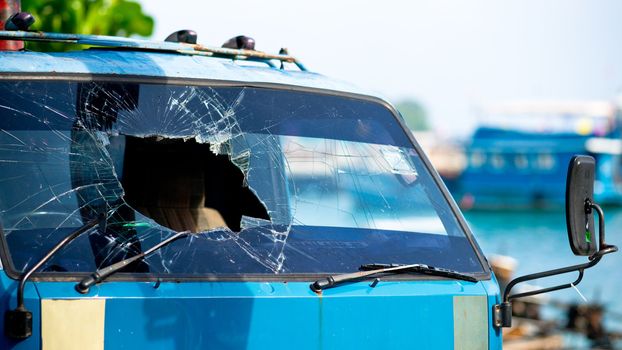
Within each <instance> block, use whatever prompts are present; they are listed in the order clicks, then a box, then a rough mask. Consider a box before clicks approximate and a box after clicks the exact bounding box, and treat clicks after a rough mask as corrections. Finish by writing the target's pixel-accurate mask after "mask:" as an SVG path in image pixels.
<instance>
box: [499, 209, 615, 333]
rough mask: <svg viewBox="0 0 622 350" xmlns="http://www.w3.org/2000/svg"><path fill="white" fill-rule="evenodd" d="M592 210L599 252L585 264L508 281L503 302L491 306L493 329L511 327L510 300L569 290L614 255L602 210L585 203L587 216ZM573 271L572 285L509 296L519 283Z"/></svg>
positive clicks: (561, 285)
mask: <svg viewBox="0 0 622 350" xmlns="http://www.w3.org/2000/svg"><path fill="white" fill-rule="evenodd" d="M592 209H594V210H596V212H597V213H598V233H599V250H598V251H597V252H596V253H594V254H593V255H591V256H590V257H589V258H588V259H589V261H588V262H587V263H585V264H579V265H573V266H568V267H563V268H560V269H555V270H549V271H543V272H538V273H533V274H529V275H525V276H521V277H517V278H515V279H513V280H512V281H510V283H508V285H507V287H506V288H505V291H504V292H503V302H502V303H501V304H497V305H494V306H493V321H494V325H495V327H511V326H512V303H511V301H512V299H516V298H522V297H527V296H531V295H536V294H542V293H548V292H553V291H556V290H561V289H566V288H571V287H572V286H576V285H578V284H579V283H580V282H581V280H582V279H583V272H584V270H586V269H589V268H590V267H592V266H595V265H596V264H598V262H599V261H600V259H602V257H603V256H604V255H605V254H609V253H614V252H617V251H618V247H616V246H614V245H609V244H607V243H605V216H604V213H603V210H602V209H601V207H600V206H599V205H598V204H596V203H592V202H590V201H588V202H586V203H585V210H586V213H587V214H589V213H591V210H592ZM573 271H578V272H579V276H578V277H577V279H576V280H575V281H574V282H572V283H567V284H560V285H558V286H554V287H549V288H543V289H538V290H534V291H529V292H525V293H518V294H512V295H510V291H511V290H512V288H513V287H514V286H516V285H517V284H519V283H522V282H526V281H531V280H535V279H539V278H543V277H549V276H555V275H560V274H564V273H569V272H573Z"/></svg>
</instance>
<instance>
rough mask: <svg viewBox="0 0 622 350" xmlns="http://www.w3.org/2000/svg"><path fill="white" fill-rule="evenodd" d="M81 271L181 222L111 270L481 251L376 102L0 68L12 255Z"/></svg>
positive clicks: (4, 218)
mask: <svg viewBox="0 0 622 350" xmlns="http://www.w3.org/2000/svg"><path fill="white" fill-rule="evenodd" d="M101 216H104V217H105V218H106V220H105V223H102V224H100V225H99V227H98V228H97V230H93V232H90V233H88V234H85V235H84V236H83V237H80V238H78V239H77V240H75V241H74V242H72V243H71V244H70V245H68V246H67V247H66V248H64V249H63V250H61V251H60V252H59V253H58V254H57V255H56V256H55V257H54V258H53V259H51V261H50V262H48V263H47V265H45V267H44V269H43V270H44V271H47V272H90V271H94V270H95V269H97V268H100V267H103V266H107V265H109V264H111V263H114V262H117V261H119V260H121V259H124V258H127V257H130V256H132V255H135V254H137V253H140V252H142V251H144V250H146V249H149V248H150V247H152V246H153V245H155V244H157V243H158V242H160V241H162V240H164V239H166V238H167V237H170V236H171V235H173V234H174V233H176V232H181V231H188V232H192V233H194V234H192V235H191V236H189V237H188V238H186V239H182V240H178V241H176V242H174V243H172V244H170V245H168V246H166V247H165V248H163V249H161V250H159V251H157V252H156V253H154V254H153V255H151V256H149V257H148V258H146V259H145V260H144V261H141V262H140V263H136V264H134V265H131V266H128V268H126V269H125V270H124V272H133V273H137V272H145V273H151V274H154V273H155V274H175V275H201V274H221V275H227V274H232V275H236V274H266V273H268V274H274V273H281V274H287V273H295V274H300V273H325V272H348V271H353V270H356V269H357V268H358V266H359V265H361V264H364V263H370V262H382V263H406V264H407V263H425V264H429V265H433V266H439V267H444V268H450V269H453V270H458V271H462V272H482V265H481V263H480V261H479V260H478V257H477V255H476V252H475V250H474V248H473V247H472V245H471V244H470V242H469V240H468V239H467V238H466V236H465V233H464V232H463V230H462V228H461V227H460V225H459V224H458V222H457V219H456V217H455V215H454V214H453V212H452V211H451V210H450V208H449V206H448V204H447V201H446V199H445V198H444V197H443V195H442V193H441V192H440V190H439V189H438V186H437V185H436V184H435V182H434V180H433V178H432V177H431V175H430V174H429V173H428V170H427V169H426V167H425V165H424V164H423V162H422V160H421V159H420V157H419V155H418V154H417V151H416V150H415V149H414V147H413V145H412V143H411V142H410V140H409V139H408V137H407V135H406V134H405V131H404V130H403V129H402V128H401V126H400V125H399V124H398V123H397V122H396V119H395V117H394V115H393V114H392V113H391V112H390V111H389V110H388V109H387V108H386V107H384V106H383V105H381V104H379V103H376V102H370V101H366V100H361V99H355V98H350V97H341V96H334V95H329V94H319V93H311V92H300V91H293V90H278V89H269V88H251V87H224V86H211V87H210V86H185V85H170V84H155V83H125V82H124V83H118V82H110V81H99V82H98V81H95V82H93V81H87V82H81V81H12V80H8V81H3V82H0V218H1V223H2V240H3V241H2V242H3V244H4V245H5V246H6V247H7V248H8V249H6V250H5V251H8V254H9V256H10V259H9V260H8V261H9V263H10V264H12V266H13V268H14V269H15V270H18V271H20V270H23V269H25V268H27V267H28V266H32V264H34V263H35V262H36V261H37V260H38V259H39V258H40V257H41V256H43V255H44V254H45V252H46V251H47V250H48V249H49V248H50V247H51V246H52V245H54V244H55V243H56V242H58V241H59V240H60V239H61V238H62V237H64V236H66V235H67V234H68V233H70V232H71V231H72V230H75V229H76V228H77V227H79V226H81V225H83V223H85V222H87V221H89V220H91V219H93V218H96V217H101Z"/></svg>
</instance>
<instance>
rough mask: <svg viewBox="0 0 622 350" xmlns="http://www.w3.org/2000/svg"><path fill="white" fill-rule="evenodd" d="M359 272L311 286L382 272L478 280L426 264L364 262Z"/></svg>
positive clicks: (318, 287)
mask: <svg viewBox="0 0 622 350" xmlns="http://www.w3.org/2000/svg"><path fill="white" fill-rule="evenodd" d="M359 270H362V271H359V272H353V273H345V274H342V275H334V276H328V277H326V278H323V279H319V280H317V281H315V282H313V283H312V284H311V285H310V287H311V290H312V291H314V292H320V291H322V290H324V289H328V288H332V287H335V286H337V285H339V284H341V283H345V282H353V281H357V280H362V279H366V278H369V277H372V276H375V275H380V274H399V273H411V272H414V273H422V274H426V275H433V276H441V277H449V278H453V279H458V280H463V281H469V282H477V278H475V277H473V276H469V275H466V274H463V273H461V272H458V271H454V270H449V269H444V268H440V267H434V266H430V265H425V264H410V265H405V264H364V265H361V267H359Z"/></svg>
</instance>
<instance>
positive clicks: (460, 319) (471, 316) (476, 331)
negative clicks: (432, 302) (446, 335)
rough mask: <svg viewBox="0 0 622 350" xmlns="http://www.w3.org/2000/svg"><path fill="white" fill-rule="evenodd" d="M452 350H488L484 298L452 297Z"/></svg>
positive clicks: (486, 307)
mask: <svg viewBox="0 0 622 350" xmlns="http://www.w3.org/2000/svg"><path fill="white" fill-rule="evenodd" d="M454 349H459V350H483V349H488V303H487V301H486V296H483V295H482V296H454Z"/></svg>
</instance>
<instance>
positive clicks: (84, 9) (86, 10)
mask: <svg viewBox="0 0 622 350" xmlns="http://www.w3.org/2000/svg"><path fill="white" fill-rule="evenodd" d="M22 10H23V11H28V12H30V13H32V14H33V16H35V19H36V21H35V23H34V24H33V26H32V27H31V29H32V30H39V31H45V32H56V33H72V34H96V35H117V36H131V35H140V36H149V35H151V33H152V32H153V22H154V21H153V18H152V17H150V16H148V15H146V14H144V13H143V12H142V8H141V6H140V4H139V3H137V2H134V1H131V0H22ZM26 48H27V49H29V50H34V51H67V50H72V49H74V50H75V49H76V48H78V47H77V46H76V45H68V44H61V43H37V42H29V43H27V44H26Z"/></svg>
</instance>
